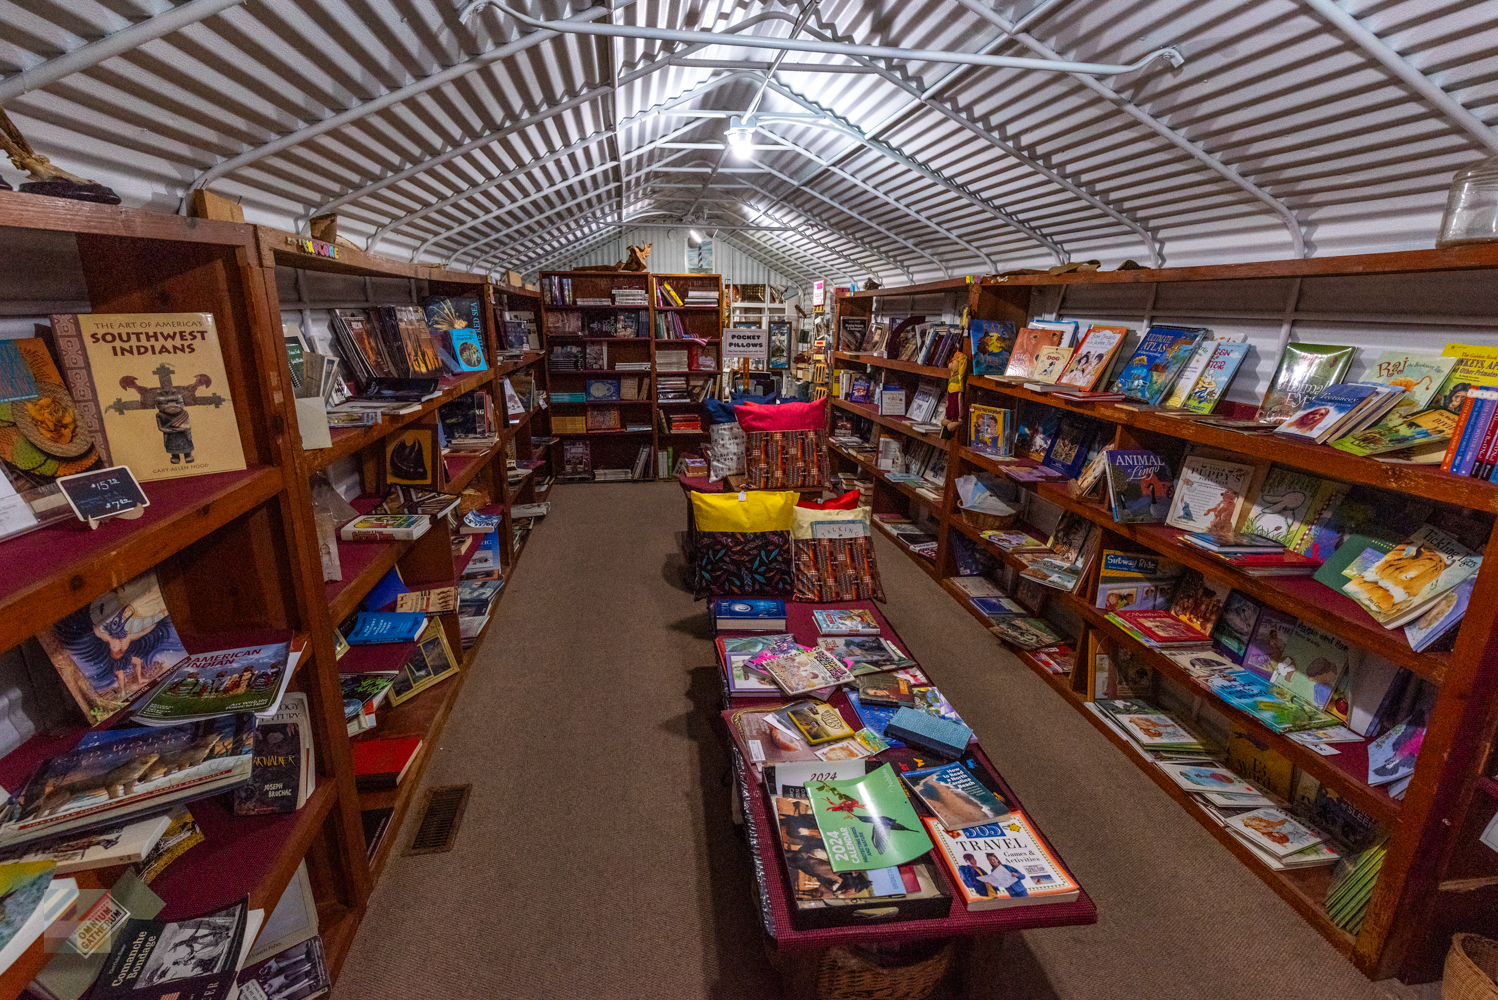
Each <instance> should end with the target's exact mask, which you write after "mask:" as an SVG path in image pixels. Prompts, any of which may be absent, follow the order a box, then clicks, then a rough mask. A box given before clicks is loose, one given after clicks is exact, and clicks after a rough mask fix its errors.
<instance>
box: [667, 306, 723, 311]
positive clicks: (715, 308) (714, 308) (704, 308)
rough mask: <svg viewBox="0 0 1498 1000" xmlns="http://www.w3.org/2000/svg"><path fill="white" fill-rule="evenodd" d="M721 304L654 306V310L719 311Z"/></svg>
mask: <svg viewBox="0 0 1498 1000" xmlns="http://www.w3.org/2000/svg"><path fill="white" fill-rule="evenodd" d="M722 308H723V307H722V306H656V307H655V311H656V312H719V311H721V310H722Z"/></svg>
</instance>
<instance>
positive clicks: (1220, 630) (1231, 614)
mask: <svg viewBox="0 0 1498 1000" xmlns="http://www.w3.org/2000/svg"><path fill="white" fill-rule="evenodd" d="M1263 610H1264V605H1262V604H1260V603H1259V602H1258V601H1256V600H1254V599H1253V598H1252V597H1249V596H1248V595H1247V594H1245V593H1243V592H1242V591H1239V590H1235V591H1233V592H1232V593H1231V594H1229V595H1228V599H1227V601H1226V602H1225V603H1224V604H1223V606H1222V613H1221V614H1219V615H1218V616H1217V624H1216V625H1214V626H1213V627H1212V648H1213V649H1215V650H1217V651H1218V652H1219V653H1221V654H1222V655H1224V656H1226V657H1227V658H1228V659H1230V660H1232V661H1233V662H1234V663H1242V662H1243V657H1244V655H1245V654H1246V653H1247V652H1248V643H1249V640H1250V639H1252V638H1253V634H1254V627H1255V626H1257V625H1258V624H1259V615H1260V613H1262V612H1263Z"/></svg>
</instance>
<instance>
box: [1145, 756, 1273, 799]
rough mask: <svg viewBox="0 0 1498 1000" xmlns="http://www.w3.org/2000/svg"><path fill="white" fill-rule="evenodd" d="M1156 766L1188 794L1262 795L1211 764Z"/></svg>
mask: <svg viewBox="0 0 1498 1000" xmlns="http://www.w3.org/2000/svg"><path fill="white" fill-rule="evenodd" d="M1156 766H1157V767H1159V768H1160V770H1162V771H1164V772H1165V773H1166V774H1168V775H1170V778H1171V780H1172V781H1174V782H1175V783H1176V784H1177V785H1179V786H1180V787H1182V788H1184V789H1186V791H1188V792H1198V793H1207V792H1211V793H1214V794H1217V795H1259V794H1262V793H1260V791H1259V790H1258V789H1257V788H1255V787H1254V786H1253V785H1252V784H1250V783H1249V782H1247V781H1244V780H1243V779H1242V778H1240V777H1238V776H1237V775H1236V774H1234V773H1233V772H1232V771H1229V770H1228V769H1227V768H1225V767H1217V766H1215V765H1212V764H1171V763H1168V762H1164V761H1162V762H1160V763H1159V764H1158V765H1156Z"/></svg>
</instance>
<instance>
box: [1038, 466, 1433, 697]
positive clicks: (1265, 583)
mask: <svg viewBox="0 0 1498 1000" xmlns="http://www.w3.org/2000/svg"><path fill="white" fill-rule="evenodd" d="M1035 485H1036V492H1037V494H1038V495H1039V496H1040V497H1041V498H1042V499H1044V500H1047V501H1049V502H1050V503H1053V504H1055V505H1057V506H1058V507H1062V508H1064V509H1066V510H1070V511H1075V512H1076V513H1078V514H1081V515H1082V516H1083V517H1086V518H1087V519H1089V520H1090V521H1092V522H1093V523H1095V524H1097V525H1099V526H1100V527H1102V528H1104V529H1105V530H1108V531H1112V532H1115V533H1117V534H1119V535H1121V536H1123V537H1125V538H1127V539H1129V540H1130V541H1132V542H1134V543H1135V544H1137V545H1142V546H1144V547H1145V548H1147V549H1150V550H1151V551H1153V552H1158V553H1159V554H1160V555H1163V556H1166V557H1168V558H1170V559H1173V560H1175V561H1176V562H1178V563H1181V564H1182V565H1183V566H1186V567H1188V568H1191V569H1195V570H1199V571H1200V572H1202V573H1204V574H1206V575H1207V576H1210V577H1212V578H1213V579H1215V580H1220V581H1222V582H1223V583H1227V584H1229V585H1231V586H1232V588H1233V589H1234V590H1240V591H1242V592H1243V593H1245V594H1247V595H1248V596H1250V597H1252V598H1254V599H1255V600H1257V601H1260V602H1261V603H1263V604H1267V605H1269V606H1270V607H1273V608H1278V609H1279V610H1281V611H1283V612H1285V613H1286V614H1290V615H1294V616H1295V617H1296V618H1299V619H1301V620H1302V621H1305V622H1307V623H1309V624H1311V625H1314V626H1316V627H1317V628H1320V629H1324V630H1325V631H1327V632H1330V633H1331V634H1332V635H1335V636H1338V637H1340V638H1342V639H1345V640H1347V641H1348V642H1350V643H1352V644H1353V645H1355V646H1359V647H1361V648H1363V649H1366V650H1368V651H1370V652H1372V653H1376V654H1377V655H1379V656H1382V657H1383V658H1384V659H1386V660H1389V661H1390V662H1392V663H1397V664H1398V665H1400V666H1402V667H1404V668H1405V669H1407V670H1411V671H1413V672H1414V673H1416V674H1418V675H1419V676H1421V677H1425V678H1426V679H1428V680H1431V681H1435V682H1437V683H1439V682H1440V681H1441V679H1442V678H1443V677H1444V676H1445V674H1446V663H1447V661H1448V660H1449V658H1450V657H1449V656H1448V655H1446V654H1431V653H1417V652H1415V651H1414V650H1413V649H1411V648H1410V645H1409V643H1408V642H1407V641H1405V638H1404V630H1403V629H1386V628H1384V627H1383V626H1382V625H1379V624H1378V623H1377V622H1375V621H1374V620H1373V618H1372V617H1371V616H1369V614H1368V612H1366V611H1364V610H1363V608H1362V607H1361V606H1359V605H1358V604H1357V602H1356V601H1353V600H1352V599H1350V598H1348V597H1346V596H1344V595H1342V594H1339V593H1337V592H1336V591H1334V590H1332V589H1331V588H1329V587H1326V586H1325V585H1323V584H1321V583H1318V582H1317V581H1316V580H1314V579H1312V578H1311V577H1309V576H1269V577H1255V576H1249V575H1248V574H1246V573H1239V572H1237V571H1236V570H1234V569H1231V568H1229V567H1227V566H1224V565H1222V564H1221V563H1219V562H1217V560H1215V559H1213V558H1212V557H1211V556H1209V555H1207V554H1205V553H1203V552H1201V551H1200V550H1198V549H1197V548H1195V547H1194V546H1191V545H1187V544H1186V543H1185V542H1182V541H1180V540H1179V539H1180V537H1181V536H1182V535H1183V534H1185V532H1183V531H1181V530H1180V529H1178V528H1171V527H1168V526H1166V525H1164V524H1119V523H1116V522H1115V521H1114V520H1113V515H1112V514H1111V513H1110V512H1109V510H1108V508H1107V507H1104V506H1103V505H1102V504H1100V503H1097V502H1094V501H1085V500H1075V499H1073V498H1072V497H1071V495H1070V494H1068V493H1067V491H1066V487H1065V486H1061V485H1055V484H1051V483H1038V484H1035Z"/></svg>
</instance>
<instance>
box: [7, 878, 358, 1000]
mask: <svg viewBox="0 0 1498 1000" xmlns="http://www.w3.org/2000/svg"><path fill="white" fill-rule="evenodd" d="M0 870H3V871H4V874H5V876H6V880H5V890H6V894H5V897H4V903H5V909H6V914H7V920H6V922H5V926H4V927H3V928H0V939H3V940H4V944H3V950H0V967H9V965H10V964H12V963H13V962H14V961H15V960H16V958H18V957H19V956H20V954H21V953H22V952H24V951H25V950H26V948H27V947H28V946H30V945H31V944H32V943H33V942H35V941H36V940H37V939H38V938H39V937H41V936H42V935H43V933H44V932H46V931H48V930H49V928H51V926H52V925H53V923H54V922H55V921H57V920H59V919H61V918H62V917H64V916H65V915H66V914H67V913H68V912H69V910H70V909H71V910H73V911H74V917H73V919H72V921H71V922H70V923H71V925H72V931H71V933H70V934H68V935H67V937H66V938H65V939H61V940H59V941H58V942H57V944H56V946H55V947H49V948H48V951H49V952H50V953H51V957H50V958H49V959H48V961H47V964H46V965H45V966H44V967H43V968H42V970H41V971H40V972H39V973H38V974H37V976H36V978H35V979H34V980H33V981H32V982H31V983H30V984H29V985H28V987H27V992H28V994H29V995H32V996H36V997H40V998H43V1000H81V998H82V997H83V996H85V995H87V996H88V997H90V998H105V1000H116V998H119V1000H123V998H126V997H132V998H166V1000H172V998H185V997H213V996H235V995H238V996H244V997H268V998H269V997H274V998H281V1000H291V998H295V1000H313V998H315V997H319V996H323V995H325V994H327V993H328V991H329V990H330V989H331V987H332V980H331V977H330V975H329V971H328V964H327V958H326V956H325V954H324V952H323V945H322V939H321V937H320V936H319V933H318V931H319V927H318V918H317V908H316V901H315V899H314V898H313V896H312V891H311V886H310V882H309V880H308V877H307V870H306V865H305V863H303V865H302V866H301V867H300V868H299V869H298V870H297V873H296V875H295V876H294V877H293V879H292V881H291V883H290V884H289V885H288V886H287V888H286V890H285V892H283V894H282V896H281V899H280V900H279V901H278V903H277V905H276V906H275V908H274V910H273V911H272V913H271V914H270V916H269V917H268V918H267V916H266V914H265V911H264V910H260V909H250V906H249V901H248V900H247V899H243V900H240V901H238V902H235V903H232V904H230V905H228V906H224V907H221V908H219V909H217V910H213V911H211V912H208V913H202V914H197V915H194V916H193V917H190V918H185V919H178V920H170V921H168V920H162V919H160V914H161V912H162V911H163V909H165V907H166V901H165V900H163V899H162V898H161V897H160V896H158V895H157V894H156V893H155V892H153V891H152V890H151V888H150V887H149V881H150V879H149V877H148V874H144V875H143V874H141V873H139V872H138V871H137V870H127V871H126V872H125V873H124V874H122V875H120V876H119V877H118V878H117V879H116V880H115V881H114V883H113V885H111V886H110V887H109V891H108V892H105V893H99V894H90V896H91V897H92V896H95V895H96V896H97V899H93V898H89V899H85V898H84V897H83V896H82V895H81V894H80V892H79V889H78V884H77V881H76V880H75V879H72V878H58V877H56V875H57V871H56V869H55V868H54V867H53V866H52V865H51V863H50V862H35V863H26V864H11V865H6V866H4V869H0ZM50 941H51V938H50V937H49V942H50Z"/></svg>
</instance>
